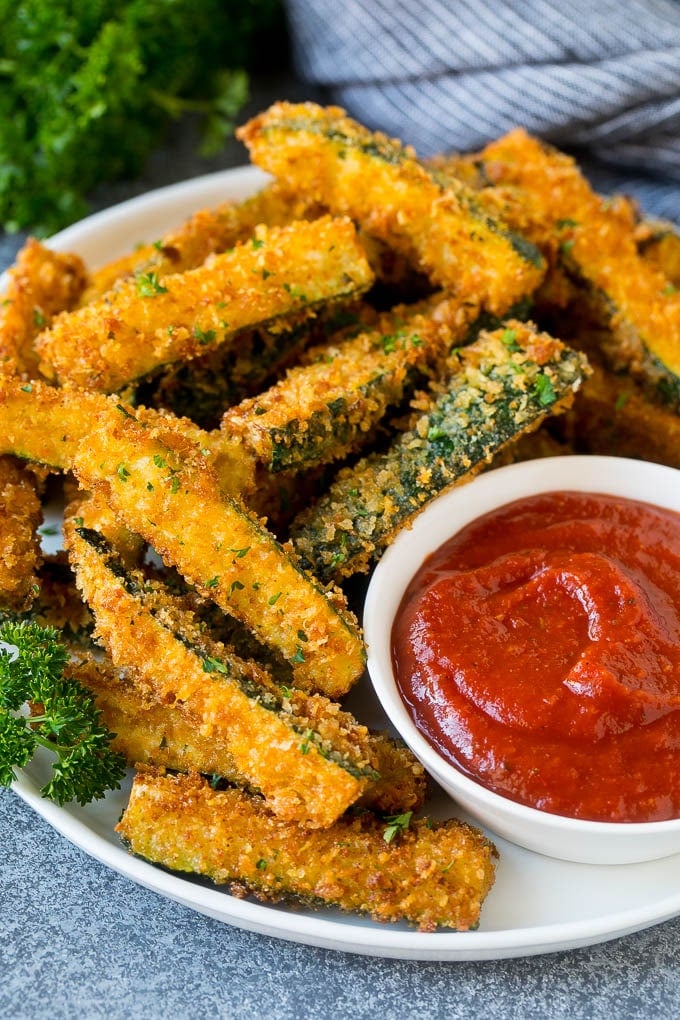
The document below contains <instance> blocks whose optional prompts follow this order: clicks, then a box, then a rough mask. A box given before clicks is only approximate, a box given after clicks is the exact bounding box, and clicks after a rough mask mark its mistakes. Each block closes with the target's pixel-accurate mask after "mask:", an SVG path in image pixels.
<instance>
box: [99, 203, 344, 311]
mask: <svg viewBox="0 0 680 1020" xmlns="http://www.w3.org/2000/svg"><path fill="white" fill-rule="evenodd" d="M324 211H325V210H322V209H320V208H319V207H318V206H314V207H312V206H311V205H310V204H309V203H308V202H307V201H306V199H305V198H304V197H303V196H300V195H296V196H293V195H290V194H287V193H284V192H283V191H282V189H281V188H280V187H279V186H278V185H277V184H276V183H274V184H270V185H268V186H267V187H266V188H263V189H262V190H261V191H259V192H258V193H257V194H256V195H253V196H252V197H251V198H248V199H246V200H245V201H244V202H240V203H235V202H224V203H222V205H219V206H217V208H215V209H200V210H199V211H198V212H197V213H194V215H193V216H191V217H190V218H189V219H188V220H187V221H186V222H185V223H182V224H181V225H180V226H178V227H176V228H175V229H174V230H171V231H169V232H168V233H167V234H165V235H164V236H163V238H162V239H161V240H160V241H154V242H152V243H151V244H144V245H141V246H140V247H139V248H136V249H135V250H134V251H133V252H130V253H129V254H128V255H124V256H123V257H122V258H119V259H115V260H114V261H113V262H108V263H106V265H104V266H102V267H101V268H100V269H96V270H94V271H93V272H92V274H91V280H90V284H89V286H88V287H87V288H86V290H85V292H84V293H83V295H82V299H81V304H89V302H90V301H94V300H96V299H97V298H98V297H101V295H102V294H105V293H106V292H107V291H108V290H110V289H111V288H112V287H113V286H115V285H116V284H118V283H119V282H120V281H121V280H124V279H127V278H128V277H130V276H137V275H139V274H140V273H142V274H146V273H155V274H156V276H157V277H158V278H159V279H161V278H162V277H164V276H167V275H168V274H170V273H184V272H186V270H187V269H195V268H196V267H197V266H200V265H202V263H203V262H205V260H206V259H207V258H208V256H209V255H212V254H213V253H214V252H221V251H225V250H226V249H227V248H233V247H234V245H235V244H238V243H239V242H240V241H245V240H246V239H247V238H249V237H250V236H251V235H252V234H253V232H254V230H255V227H256V226H257V225H258V224H259V223H266V224H267V226H270V227H274V226H276V227H281V226H285V225H286V224H288V223H292V222H293V220H302V219H315V218H316V217H317V216H321V215H322V214H323V212H324Z"/></svg>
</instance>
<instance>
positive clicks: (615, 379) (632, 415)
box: [561, 361, 680, 468]
mask: <svg viewBox="0 0 680 1020" xmlns="http://www.w3.org/2000/svg"><path fill="white" fill-rule="evenodd" d="M591 367H592V375H591V376H590V378H589V379H587V380H586V381H585V383H584V385H583V387H582V389H581V392H580V393H579V395H578V399H576V400H575V401H574V405H573V407H572V408H571V409H570V410H569V411H568V412H567V414H566V415H565V417H564V419H563V420H562V423H561V424H562V428H563V430H564V433H565V435H566V438H567V439H568V440H569V441H570V442H572V443H573V445H574V447H575V448H576V449H577V450H580V451H583V452H586V453H598V454H607V455H609V456H616V457H633V458H635V459H637V460H650V461H655V462H656V463H657V464H667V465H668V466H669V467H675V468H680V416H678V415H677V414H676V413H675V412H674V411H671V410H669V409H668V408H665V407H662V406H661V405H660V404H654V403H652V401H650V400H648V399H647V397H646V396H645V393H644V390H643V389H642V387H641V386H640V385H639V384H638V383H637V382H636V381H635V380H634V379H632V378H631V376H629V375H625V374H620V373H619V374H617V373H614V372H610V371H609V370H608V369H606V368H604V367H603V366H602V365H599V364H597V363H596V362H594V361H591Z"/></svg>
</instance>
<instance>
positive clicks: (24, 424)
mask: <svg viewBox="0 0 680 1020" xmlns="http://www.w3.org/2000/svg"><path fill="white" fill-rule="evenodd" d="M133 414H134V415H136V416H137V418H138V419H139V420H140V421H142V422H148V423H150V424H152V425H153V424H159V425H161V424H162V425H163V427H164V428H166V429H168V430H172V429H174V430H176V431H177V432H178V433H179V434H180V435H182V436H183V437H184V438H185V439H186V440H187V441H188V442H189V443H191V444H193V446H194V447H195V448H196V449H197V450H201V451H205V453H204V456H205V458H206V460H207V461H209V462H210V464H211V465H212V466H213V468H214V469H215V471H216V472H217V475H218V478H219V482H220V486H221V488H222V489H223V491H225V492H238V493H241V494H245V495H248V494H250V493H252V492H253V491H254V489H255V486H256V478H255V462H254V461H253V460H252V458H250V457H248V455H247V453H246V451H244V450H243V448H242V447H241V446H240V444H239V443H238V442H236V441H235V440H231V439H230V437H229V436H227V435H226V434H225V433H223V432H217V433H213V434H210V433H206V432H203V430H202V429H200V428H198V426H196V425H194V423H193V422H191V421H189V420H188V419H187V418H181V419H180V418H175V417H174V416H173V415H169V414H167V413H164V412H161V411H155V410H151V409H148V408H139V407H138V408H135V409H134V411H133V408H132V406H131V405H130V404H127V403H125V402H124V401H122V400H118V399H117V398H116V397H113V396H111V397H107V396H105V395H104V394H102V393H95V392H93V391H91V390H83V389H79V388H76V387H65V388H63V389H58V388H56V387H53V386H48V385H47V384H46V383H43V382H38V381H35V380H34V381H32V382H22V381H21V380H20V379H19V378H17V377H4V378H3V377H2V376H0V454H3V453H5V454H12V455H14V456H16V457H20V458H21V459H22V460H28V461H33V462H35V463H38V464H44V465H47V466H49V467H52V468H55V469H57V470H59V471H69V470H71V468H72V466H73V461H74V458H75V456H76V451H77V449H78V445H79V444H80V443H81V442H82V441H83V439H85V438H86V437H87V435H88V433H89V430H90V427H91V424H92V422H93V421H94V420H95V419H96V418H97V417H98V416H102V417H103V420H105V421H106V420H108V421H109V423H110V424H111V427H113V424H115V421H116V420H117V419H119V418H125V417H126V416H132V415H133Z"/></svg>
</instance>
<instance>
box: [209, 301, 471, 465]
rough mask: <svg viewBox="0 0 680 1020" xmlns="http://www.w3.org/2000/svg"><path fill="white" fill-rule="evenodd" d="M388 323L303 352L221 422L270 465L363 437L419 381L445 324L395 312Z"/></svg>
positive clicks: (300, 461)
mask: <svg viewBox="0 0 680 1020" xmlns="http://www.w3.org/2000/svg"><path fill="white" fill-rule="evenodd" d="M392 325H393V329H392V330H391V331H390V332H389V333H388V334H384V333H382V332H378V331H371V332H368V333H361V334H359V336H356V337H352V338H351V339H348V340H341V341H340V342H339V343H333V342H332V341H331V342H329V343H326V344H323V345H321V346H319V347H316V348H314V349H313V350H311V351H309V352H308V355H307V357H306V358H305V364H303V365H298V366H296V367H295V368H292V369H290V371H289V372H288V374H287V375H286V377H285V378H284V379H282V380H280V381H279V382H278V383H276V384H275V385H274V386H272V387H271V389H269V390H267V391H266V392H264V393H260V394H258V395H257V396H255V397H252V398H250V399H248V400H244V401H242V402H241V403H240V404H239V405H238V406H236V407H233V408H230V409H229V410H228V411H227V412H226V413H225V415H224V417H223V419H222V425H221V427H222V429H223V430H224V431H225V432H226V433H227V434H228V435H231V436H232V437H238V438H239V439H240V440H241V441H242V442H243V444H244V445H245V447H246V448H247V449H248V450H249V451H250V452H251V453H252V454H253V455H254V456H255V457H257V459H258V460H259V461H260V462H261V463H262V464H264V465H266V467H267V468H269V470H270V471H285V470H287V469H289V468H302V467H305V466H307V467H311V466H314V465H317V464H324V463H328V462H329V461H331V460H336V459H339V458H341V457H344V456H346V455H347V454H348V453H350V452H352V451H353V450H357V449H360V448H361V446H363V445H365V443H366V442H367V441H368V440H370V438H371V435H372V434H373V431H374V429H375V427H376V425H377V424H378V422H379V421H380V420H381V419H382V418H383V416H384V414H385V413H386V411H387V409H388V407H395V406H396V405H398V404H399V403H401V401H402V400H403V399H404V398H405V397H406V396H407V395H408V394H409V393H410V392H411V391H412V390H413V388H414V387H415V385H416V383H417V382H422V381H423V378H424V375H425V372H426V369H427V367H428V366H430V367H431V366H433V364H434V363H435V362H436V361H437V360H441V359H442V358H443V357H444V356H445V354H447V353H448V351H449V348H450V346H451V332H450V330H449V329H448V328H447V327H446V326H444V325H442V324H441V323H438V322H436V321H435V320H433V319H428V318H426V317H425V316H423V315H411V316H405V317H403V318H402V317H401V316H398V317H395V321H394V322H393V323H392Z"/></svg>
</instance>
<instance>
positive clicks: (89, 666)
mask: <svg viewBox="0 0 680 1020" xmlns="http://www.w3.org/2000/svg"><path fill="white" fill-rule="evenodd" d="M69 672H70V673H71V675H73V676H75V678H76V679H77V680H78V681H79V682H80V683H81V684H82V685H83V686H84V687H86V688H87V689H88V690H89V691H90V693H91V694H92V695H93V697H94V699H95V702H96V705H97V708H98V709H99V711H100V712H101V713H102V719H103V721H104V723H105V724H106V727H107V729H109V730H110V731H111V732H112V733H115V734H116V737H115V739H114V741H113V744H112V746H113V748H114V750H116V751H118V752H119V753H121V754H122V755H124V757H125V759H126V761H127V763H128V765H131V766H137V767H139V766H140V765H152V766H159V767H163V768H169V769H173V770H176V771H179V772H190V771H193V772H200V773H202V774H203V775H206V776H212V777H219V778H221V779H224V780H226V781H227V782H229V783H231V784H232V785H234V786H239V787H241V788H242V789H250V790H251V792H253V787H252V782H249V780H248V779H247V778H246V776H244V774H243V772H241V771H240V770H239V769H238V768H237V766H236V763H235V761H234V757H233V755H232V754H231V753H230V751H229V747H228V744H229V741H228V740H224V739H220V738H219V736H218V737H216V735H215V734H214V733H206V726H205V721H204V720H203V719H202V718H201V716H200V715H199V714H198V713H197V712H196V711H192V709H191V707H190V705H189V702H185V703H184V704H182V705H181V706H177V705H169V704H167V702H165V701H163V700H162V699H161V698H159V697H158V696H157V695H156V693H155V692H154V691H153V690H152V689H151V688H148V689H147V690H144V689H142V687H141V686H140V684H139V683H136V682H135V681H134V680H133V679H132V677H131V676H130V674H129V673H128V672H127V671H126V670H125V669H122V668H120V667H117V666H114V665H113V663H112V662H111V660H110V659H108V658H103V659H102V658H101V657H100V656H98V657H97V658H96V659H95V658H93V657H92V656H89V657H88V656H84V657H81V658H80V659H79V660H77V661H76V662H75V663H72V664H71V666H70V667H69ZM344 717H345V713H339V714H338V715H337V716H336V717H335V721H336V722H337V723H338V726H339V727H340V726H341V725H343V722H344ZM305 732H306V731H305ZM367 746H368V748H369V750H370V754H371V759H372V760H373V761H374V762H375V768H376V770H377V772H378V773H379V775H380V778H379V779H373V778H372V779H371V782H370V783H369V785H368V786H367V787H366V790H365V792H364V793H363V794H362V796H361V797H360V798H359V799H358V800H357V801H356V806H357V807H365V808H370V809H371V810H373V811H378V812H382V813H383V814H401V813H403V812H405V811H416V810H418V809H419V808H420V807H422V804H423V802H424V800H425V786H426V783H425V773H424V770H423V767H422V765H421V764H420V762H419V761H418V760H417V758H415V757H414V756H413V755H412V754H411V752H410V751H409V750H408V748H407V747H405V746H404V745H401V744H399V743H398V742H397V741H395V740H392V738H390V737H388V736H387V735H385V734H373V733H371V734H370V736H369V737H368V738H367ZM311 764H312V765H313V760H311Z"/></svg>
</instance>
